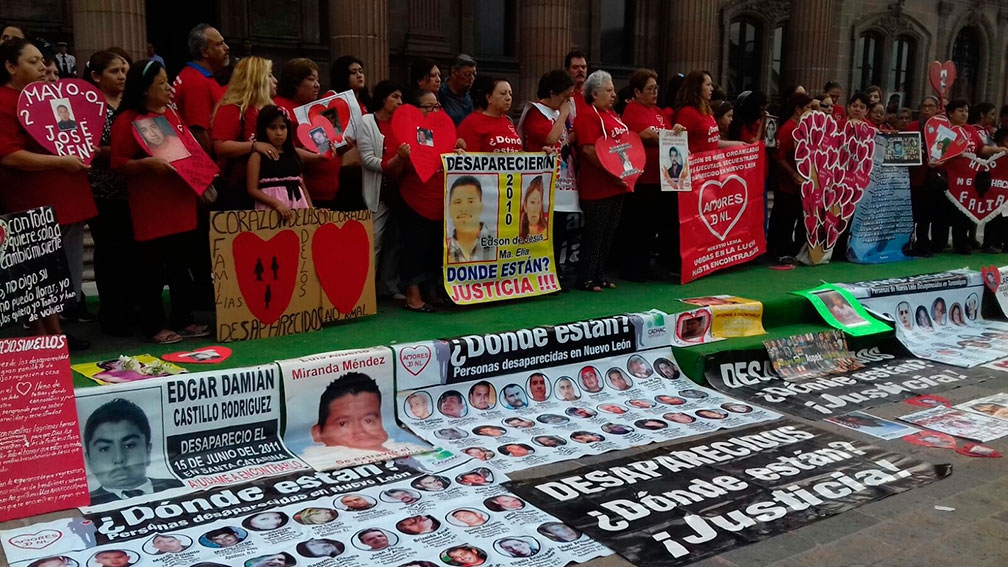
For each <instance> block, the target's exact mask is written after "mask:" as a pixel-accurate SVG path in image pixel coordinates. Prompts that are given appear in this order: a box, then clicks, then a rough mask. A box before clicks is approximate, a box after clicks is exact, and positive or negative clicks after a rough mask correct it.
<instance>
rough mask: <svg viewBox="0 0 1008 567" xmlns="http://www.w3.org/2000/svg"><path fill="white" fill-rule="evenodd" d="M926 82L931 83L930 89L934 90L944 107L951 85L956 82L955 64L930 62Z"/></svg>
mask: <svg viewBox="0 0 1008 567" xmlns="http://www.w3.org/2000/svg"><path fill="white" fill-rule="evenodd" d="M928 80H929V81H930V82H931V88H933V89H934V90H935V92H936V93H937V94H938V98H939V99H940V100H941V101H942V105H944V104H945V101H947V100H948V98H949V93H950V92H952V84H953V83H955V80H956V66H955V63H953V62H951V61H946V62H944V63H942V62H941V61H932V62H931V64H930V65H928Z"/></svg>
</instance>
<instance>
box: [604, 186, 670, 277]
mask: <svg viewBox="0 0 1008 567" xmlns="http://www.w3.org/2000/svg"><path fill="white" fill-rule="evenodd" d="M660 196H661V186H659V185H651V184H640V183H638V184H637V186H636V187H634V192H633V193H630V194H628V195H627V196H626V198H625V200H624V202H623V214H622V215H621V219H620V224H619V229H618V230H617V233H616V247H615V255H616V258H614V259H615V260H617V262H618V264H619V267H620V276H621V277H623V278H624V279H628V280H631V281H643V280H644V279H646V278H647V277H648V276H649V275H650V273H651V252H652V251H654V250H656V249H657V245H658V223H659V222H660V220H661V216H662V215H661V212H662V211H661V209H660V205H659V203H658V198H659V197H660Z"/></svg>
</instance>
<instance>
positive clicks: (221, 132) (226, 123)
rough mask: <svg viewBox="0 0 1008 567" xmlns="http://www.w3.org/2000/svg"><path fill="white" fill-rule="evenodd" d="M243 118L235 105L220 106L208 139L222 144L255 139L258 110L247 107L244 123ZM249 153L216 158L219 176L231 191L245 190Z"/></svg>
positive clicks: (211, 125)
mask: <svg viewBox="0 0 1008 567" xmlns="http://www.w3.org/2000/svg"><path fill="white" fill-rule="evenodd" d="M242 118H243V116H242V115H241V114H240V113H239V111H238V105H237V104H228V105H224V106H221V107H220V108H218V109H217V113H216V114H214V117H213V121H212V122H211V124H210V139H212V140H214V141H222V142H229V141H230V142H249V141H251V140H254V139H255V129H256V119H257V118H259V109H258V108H255V107H252V106H250V107H248V108H246V109H245V114H244V121H245V122H244V123H242ZM250 155H252V154H251V153H247V154H243V155H240V156H238V157H232V158H225V157H218V158H217V165H218V166H219V167H220V169H221V176H222V177H224V178H225V179H226V180H227V182H228V184H229V185H230V186H231V188H232V190H239V189H240V190H241V191H244V190H245V177H246V172H247V171H248V158H249V156H250Z"/></svg>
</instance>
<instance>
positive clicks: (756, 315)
mask: <svg viewBox="0 0 1008 567" xmlns="http://www.w3.org/2000/svg"><path fill="white" fill-rule="evenodd" d="M682 301H683V302H684V303H690V304H693V305H703V306H706V307H710V309H711V313H712V314H713V319H712V321H711V334H712V335H714V338H717V339H730V338H733V337H754V336H757V335H764V334H766V330H764V329H763V304H762V303H760V302H759V301H756V300H754V299H745V298H743V297H736V296H734V295H709V296H705V297H691V298H689V299H683V300H682Z"/></svg>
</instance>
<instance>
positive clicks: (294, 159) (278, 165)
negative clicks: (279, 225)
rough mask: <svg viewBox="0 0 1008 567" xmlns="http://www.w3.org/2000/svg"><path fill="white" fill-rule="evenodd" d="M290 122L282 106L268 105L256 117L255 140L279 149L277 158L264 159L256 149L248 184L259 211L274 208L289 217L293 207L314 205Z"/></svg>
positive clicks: (251, 159) (247, 179) (251, 161)
mask: <svg viewBox="0 0 1008 567" xmlns="http://www.w3.org/2000/svg"><path fill="white" fill-rule="evenodd" d="M292 129H293V128H292V126H291V122H290V120H289V119H288V118H287V116H286V115H285V114H284V112H283V111H282V110H280V108H278V107H277V106H275V105H272V104H270V105H267V106H264V107H263V108H262V110H260V111H259V117H258V118H257V119H256V139H257V140H259V141H263V142H266V143H268V144H270V145H271V146H273V147H274V148H276V152H277V155H278V156H280V157H279V158H278V159H276V160H270V159H267V160H263V159H262V156H261V155H260V154H258V153H255V152H253V153H252V155H250V156H249V161H248V175H247V176H246V183H247V188H248V193H249V195H250V196H251V197H252V198H253V199H255V202H256V204H255V208H256V210H264V209H274V210H275V211H276V212H278V213H280V216H282V217H284V218H285V219H287V220H290V218H291V210H292V209H307V208H310V207H311V206H312V203H311V197H309V196H308V191H307V190H306V189H305V185H304V177H303V175H302V174H303V168H302V165H301V158H300V157H298V155H297V151H295V149H294V138H293V136H291V135H290V132H291V130H292Z"/></svg>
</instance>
